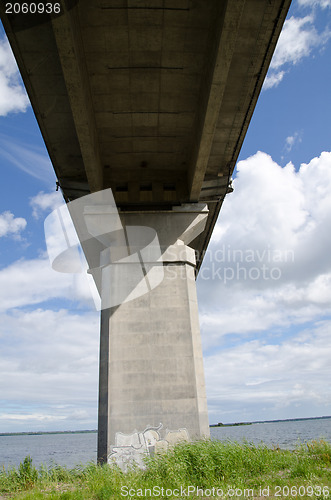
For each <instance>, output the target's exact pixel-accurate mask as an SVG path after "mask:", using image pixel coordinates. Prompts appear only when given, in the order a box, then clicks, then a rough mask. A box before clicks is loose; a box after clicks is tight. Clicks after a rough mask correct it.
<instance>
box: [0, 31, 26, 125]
mask: <svg viewBox="0 0 331 500" xmlns="http://www.w3.org/2000/svg"><path fill="white" fill-rule="evenodd" d="M28 106H29V99H28V96H27V94H26V92H25V89H24V87H23V85H22V83H21V80H20V76H19V72H18V68H17V64H16V61H15V58H14V56H13V53H12V51H11V48H10V46H9V43H8V41H7V39H4V38H2V39H0V116H6V115H7V114H8V113H12V112H14V113H18V112H22V111H23V112H24V111H26V109H27V108H28Z"/></svg>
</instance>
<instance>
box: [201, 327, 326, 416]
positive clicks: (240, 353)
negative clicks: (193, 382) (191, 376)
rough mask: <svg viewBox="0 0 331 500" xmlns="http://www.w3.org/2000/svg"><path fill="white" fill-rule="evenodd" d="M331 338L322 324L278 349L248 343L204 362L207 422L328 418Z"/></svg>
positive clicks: (259, 341)
mask: <svg viewBox="0 0 331 500" xmlns="http://www.w3.org/2000/svg"><path fill="white" fill-rule="evenodd" d="M330 333H331V321H325V322H322V323H320V324H318V325H317V326H316V327H315V328H314V329H311V330H308V331H305V332H303V333H302V334H299V335H296V336H294V337H292V338H290V339H287V340H284V341H281V342H279V343H277V344H270V343H267V342H263V341H261V340H253V341H249V342H245V343H243V344H241V345H239V346H235V347H231V348H229V349H224V350H223V351H221V352H218V353H216V354H214V355H211V356H209V357H206V359H205V371H206V383H207V387H208V399H209V401H210V405H209V406H210V414H211V421H212V422H219V421H222V419H224V417H225V418H226V421H243V420H245V419H246V420H259V419H264V418H266V419H270V415H273V418H286V416H288V417H289V416H292V417H296V416H298V415H299V414H300V415H302V416H306V417H309V416H314V414H316V413H315V412H317V414H328V413H329V411H330V407H331V388H330V384H329V383H328V381H329V380H330V377H331V366H330V362H329V360H330V357H331V346H330V342H329V339H330ZM224 374H226V379H225V380H226V381H225V380H224ZM228 408H232V409H233V410H232V415H231V417H230V416H229V415H227V412H226V411H224V410H227V409H228Z"/></svg>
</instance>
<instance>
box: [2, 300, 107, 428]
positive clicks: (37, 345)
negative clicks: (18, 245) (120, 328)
mask: <svg viewBox="0 0 331 500" xmlns="http://www.w3.org/2000/svg"><path fill="white" fill-rule="evenodd" d="M0 339H1V351H0V385H1V387H2V393H1V399H2V405H1V410H2V411H1V412H0V420H3V424H2V428H4V426H5V425H7V427H6V429H7V430H10V429H11V430H13V429H14V430H16V431H17V430H19V429H22V430H31V429H34V430H38V429H39V430H40V429H54V428H57V429H60V428H64V429H68V428H71V429H73V430H74V429H76V428H78V427H79V425H83V426H85V428H86V427H88V428H95V426H96V409H97V395H98V344H99V315H98V314H97V313H92V312H85V313H83V314H77V313H76V314H75V313H72V312H71V313H70V312H68V311H67V310H64V309H62V310H59V311H52V310H48V309H46V310H43V309H36V310H34V311H19V310H12V311H8V312H5V313H2V314H0ZM61 422H63V426H62V424H61Z"/></svg>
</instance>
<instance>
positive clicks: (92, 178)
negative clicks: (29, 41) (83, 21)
mask: <svg viewBox="0 0 331 500" xmlns="http://www.w3.org/2000/svg"><path fill="white" fill-rule="evenodd" d="M59 3H60V4H61V12H62V13H63V14H62V15H61V16H59V17H56V18H54V19H53V20H52V25H53V32H54V36H55V40H56V44H57V47H58V53H59V58H60V62H61V66H62V70H63V75H64V79H65V83H66V87H67V92H68V96H69V100H70V104H71V110H72V115H73V119H74V123H75V128H76V132H77V136H78V141H79V144H80V148H81V153H82V157H83V161H84V166H85V171H86V176H87V179H88V183H89V187H90V190H91V192H95V191H100V190H101V189H103V168H102V163H101V160H100V152H99V144H98V138H97V137H98V136H97V129H96V124H95V115H94V110H93V106H92V95H91V89H90V86H89V76H88V72H87V68H86V62H85V55H84V49H83V43H82V39H81V30H80V26H79V19H78V7H74V8H71V9H70V10H68V9H67V8H66V2H65V1H64V0H61V1H60V2H59Z"/></svg>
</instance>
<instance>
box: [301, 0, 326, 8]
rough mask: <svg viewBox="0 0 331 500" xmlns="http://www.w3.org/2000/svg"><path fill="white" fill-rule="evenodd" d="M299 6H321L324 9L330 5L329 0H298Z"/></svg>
mask: <svg viewBox="0 0 331 500" xmlns="http://www.w3.org/2000/svg"><path fill="white" fill-rule="evenodd" d="M298 5H299V6H300V7H321V8H322V9H326V8H328V7H331V0H298Z"/></svg>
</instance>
